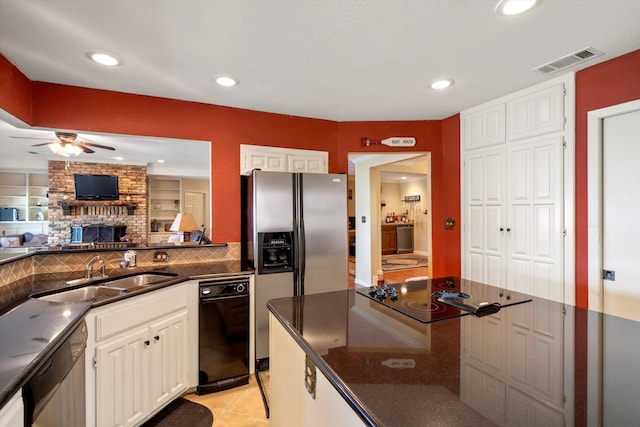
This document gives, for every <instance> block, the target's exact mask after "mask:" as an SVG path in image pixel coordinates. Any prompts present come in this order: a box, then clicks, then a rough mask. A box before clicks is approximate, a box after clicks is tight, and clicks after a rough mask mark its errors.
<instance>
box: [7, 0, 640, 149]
mask: <svg viewBox="0 0 640 427" xmlns="http://www.w3.org/2000/svg"><path fill="white" fill-rule="evenodd" d="M496 1H497V0H422V1H418V0H415V1H409V0H376V1H373V0H368V1H367V0H361V1H357V0H352V1H349V0H323V1H318V0H297V1H292V0H269V1H266V0H189V1H185V0H162V1H151V0H128V1H113V0H91V1H78V0H28V1H20V0H0V53H2V55H4V56H5V57H6V58H7V59H8V60H9V61H11V62H12V63H13V64H14V65H15V66H17V67H18V69H20V70H21V71H22V72H23V73H24V74H25V75H26V76H27V77H28V78H30V79H31V80H34V81H44V82H53V83H60V84H68V85H75V86H82V87H91V88H99V89H107V90H114V91H121V92H129V93H136V94H144V95H152V96H160V97H167V98H174V99H181V100H189V101H197V102H204V103H210V104H217V105H224V106H232V107H239V108H245V109H251V110H259V111H267V112H275V113H281V114H288V115H295V116H303V117H312V118H321V119H328V120H334V121H377V120H384V121H386V120H428V119H443V118H446V117H449V116H451V115H453V114H455V113H458V112H460V111H461V110H464V109H466V108H469V107H472V106H474V105H477V104H480V103H482V102H485V101H488V100H490V99H493V98H497V97H500V96H503V95H505V94H508V93H511V92H514V91H517V90H520V89H523V88H525V87H528V86H531V85H533V84H536V83H539V82H542V81H544V80H546V79H549V78H551V77H554V75H550V76H545V75H543V74H541V73H539V72H534V71H531V69H533V68H535V67H537V66H539V65H542V64H545V63H548V62H551V61H554V60H556V59H558V58H560V57H562V56H565V55H567V54H570V53H572V52H575V51H578V50H580V49H583V48H585V47H587V46H591V47H593V48H595V49H597V50H599V51H601V52H603V53H604V55H603V56H600V57H597V58H595V59H592V60H590V61H586V62H584V63H583V64H581V65H580V66H576V67H574V68H570V69H568V70H566V71H562V72H567V71H575V70H577V69H579V68H584V67H587V66H591V65H594V64H596V63H598V62H601V61H605V60H608V59H611V58H613V57H615V56H619V55H621V54H623V53H626V52H630V51H633V50H636V49H638V48H640V25H638V18H640V1H638V0H541V2H540V4H539V5H537V6H536V7H535V8H534V9H532V10H531V11H530V12H529V13H527V14H525V15H522V16H518V17H510V18H506V17H501V16H498V15H497V14H495V13H494V7H495V3H496ZM91 49H102V50H107V51H110V52H113V53H115V54H117V55H118V56H119V57H120V58H121V59H122V60H123V64H122V65H121V66H119V67H116V68H104V67H100V66H98V65H96V64H94V63H92V62H90V61H89V60H88V59H87V57H86V55H85V52H86V51H88V50H91ZM218 74H229V75H232V76H234V77H236V78H237V79H239V81H240V84H239V85H238V86H236V87H233V88H222V87H219V86H217V85H215V84H214V83H213V77H214V76H215V75H218ZM442 77H450V78H453V79H455V81H456V84H455V85H454V86H453V87H452V88H450V89H448V90H445V91H442V92H435V91H433V90H431V89H429V87H428V85H429V83H430V82H432V81H433V80H436V79H438V78H442ZM0 137H2V136H1V135H0ZM93 139H98V138H97V136H93ZM5 141H6V140H4V139H2V140H0V144H2V150H3V153H4V150H5V143H6V142H5ZM15 141H17V140H14V142H15ZM96 142H97V141H96ZM114 144H115V143H114ZM149 146H150V145H149ZM45 148H46V147H45ZM152 154H153V153H149V155H152ZM152 157H153V156H152ZM151 161H152V160H151Z"/></svg>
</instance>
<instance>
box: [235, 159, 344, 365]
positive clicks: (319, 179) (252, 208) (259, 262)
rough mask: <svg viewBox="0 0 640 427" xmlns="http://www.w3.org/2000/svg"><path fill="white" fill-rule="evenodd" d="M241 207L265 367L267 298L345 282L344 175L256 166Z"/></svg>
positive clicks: (258, 357) (257, 343) (257, 336)
mask: <svg viewBox="0 0 640 427" xmlns="http://www.w3.org/2000/svg"><path fill="white" fill-rule="evenodd" d="M243 210H244V212H245V217H244V221H243V227H244V228H245V230H244V232H243V245H242V246H243V248H242V252H243V258H245V261H246V262H247V264H248V265H249V266H250V267H252V268H253V269H254V270H255V292H254V294H255V295H254V297H255V307H256V308H255V310H256V312H255V349H256V367H257V369H258V370H263V369H266V368H267V367H268V357H269V323H268V317H269V316H268V310H267V307H266V304H267V301H269V300H270V299H274V298H283V297H290V296H294V295H303V294H313V293H320V292H329V291H335V290H343V289H347V287H348V266H347V263H348V259H347V257H348V255H347V246H348V236H347V223H348V218H347V176H346V175H344V174H312V173H302V174H300V173H286V172H267V171H260V170H255V171H253V172H252V174H251V175H250V176H249V177H248V179H247V182H246V188H245V202H244V206H243ZM265 365H266V366H265Z"/></svg>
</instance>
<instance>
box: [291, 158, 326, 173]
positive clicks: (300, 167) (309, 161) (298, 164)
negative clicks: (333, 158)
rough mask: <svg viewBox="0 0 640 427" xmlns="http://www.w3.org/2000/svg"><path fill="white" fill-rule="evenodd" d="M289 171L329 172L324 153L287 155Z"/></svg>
mask: <svg viewBox="0 0 640 427" xmlns="http://www.w3.org/2000/svg"><path fill="white" fill-rule="evenodd" d="M287 160H288V163H289V165H288V171H289V172H305V173H327V163H326V161H325V156H324V155H296V154H290V155H288V156H287Z"/></svg>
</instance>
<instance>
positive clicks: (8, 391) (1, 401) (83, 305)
mask: <svg viewBox="0 0 640 427" xmlns="http://www.w3.org/2000/svg"><path fill="white" fill-rule="evenodd" d="M149 272H153V270H149ZM140 273H141V271H137V272H135V273H131V274H130V275H132V274H140ZM251 274H253V271H251V270H242V271H233V272H215V273H202V274H197V275H193V276H191V275H184V274H183V275H178V276H175V277H170V278H169V279H168V280H165V281H162V282H160V283H158V284H157V285H155V286H147V287H145V288H143V289H140V290H136V291H134V292H129V293H127V294H124V295H119V296H117V297H111V298H105V299H102V300H97V301H93V302H92V301H85V302H79V303H76V304H78V306H79V307H80V311H81V313H80V314H79V315H77V316H76V317H75V318H74V319H70V320H69V323H68V325H67V326H66V327H65V329H64V330H62V331H61V332H60V334H58V336H57V337H56V338H55V339H53V340H52V341H51V342H50V343H49V345H48V346H47V347H46V348H45V349H44V350H43V351H41V352H40V353H39V354H38V356H36V357H35V358H34V359H33V360H32V361H31V363H30V364H29V365H27V366H26V367H25V368H24V369H23V370H22V371H21V372H20V373H19V374H18V375H16V376H15V377H14V378H13V379H12V380H11V381H9V383H8V384H7V385H6V386H5V387H4V388H3V389H0V408H2V407H3V406H4V405H5V404H6V403H7V402H8V400H9V399H10V398H11V397H12V396H13V395H14V394H15V393H16V392H18V391H19V390H20V389H21V388H22V387H23V386H24V385H25V384H26V382H27V381H28V380H29V378H30V377H31V375H32V374H33V372H35V371H36V370H37V369H38V368H40V367H41V366H42V364H43V362H44V361H45V360H46V359H47V358H48V357H49V356H50V355H51V354H52V353H53V352H54V351H55V350H57V349H58V347H59V346H60V345H61V344H62V342H64V340H65V339H66V338H67V337H68V336H69V334H71V332H72V331H73V330H74V329H75V327H76V326H77V325H78V324H79V323H80V322H81V321H82V320H84V317H85V315H86V314H87V312H88V311H89V310H90V309H92V308H94V307H99V306H103V305H107V304H110V303H112V302H116V301H121V300H123V299H126V298H131V297H134V296H138V295H142V294H144V293H147V292H153V291H155V290H157V289H161V288H166V287H168V286H172V285H176V284H178V283H183V282H186V281H188V280H195V279H205V278H212V277H222V276H240V275H244V276H247V275H251ZM124 276H126V274H125V275H124ZM124 276H120V277H124ZM110 279H114V277H111V278H108V279H105V280H110ZM84 286H91V285H84ZM80 287H82V286H80ZM69 289H71V288H69ZM60 291H61V290H60V289H57V290H54V291H48V292H42V293H40V294H33V295H45V294H50V293H55V292H60ZM31 301H39V300H37V299H36V298H33V297H30V298H28V299H27V300H25V301H23V302H22V303H20V304H19V305H17V306H15V307H13V308H12V309H11V310H9V311H7V312H6V313H4V314H3V315H2V316H6V315H9V314H10V313H11V312H12V311H14V310H19V309H20V307H21V306H22V305H23V304H29V303H30V302H31ZM63 305H64V304H60V306H63ZM2 316H0V321H1V320H2ZM2 345H8V343H5V342H3V343H2Z"/></svg>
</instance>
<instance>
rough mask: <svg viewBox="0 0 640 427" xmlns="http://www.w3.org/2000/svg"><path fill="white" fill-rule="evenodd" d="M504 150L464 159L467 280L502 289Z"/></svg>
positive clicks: (477, 154)
mask: <svg viewBox="0 0 640 427" xmlns="http://www.w3.org/2000/svg"><path fill="white" fill-rule="evenodd" d="M504 153H505V151H504V150H503V149H500V150H492V151H483V152H480V153H474V154H471V155H468V156H467V157H466V159H465V168H466V173H465V176H466V179H467V182H466V189H467V191H466V194H467V212H466V216H467V224H466V227H465V236H466V239H467V248H468V252H467V262H466V271H465V277H466V278H469V279H471V280H476V281H480V282H485V283H489V284H491V285H494V286H503V282H504V278H503V263H504V243H503V239H502V236H501V232H500V227H501V224H502V223H503V221H504V208H503V206H504V205H505V191H504V181H505V179H504V176H503V171H504V170H505V167H504Z"/></svg>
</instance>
